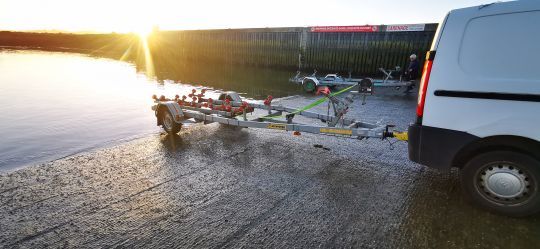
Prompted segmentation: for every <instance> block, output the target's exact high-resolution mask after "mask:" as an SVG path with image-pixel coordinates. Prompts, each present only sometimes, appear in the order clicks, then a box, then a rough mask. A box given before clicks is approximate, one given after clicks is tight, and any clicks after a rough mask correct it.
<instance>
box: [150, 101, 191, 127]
mask: <svg viewBox="0 0 540 249" xmlns="http://www.w3.org/2000/svg"><path fill="white" fill-rule="evenodd" d="M152 110H154V111H155V112H156V117H158V119H157V120H158V125H162V124H161V118H159V116H160V115H161V113H162V112H163V111H168V112H170V113H171V114H172V115H173V118H174V122H176V123H179V124H180V123H181V121H182V119H183V118H184V113H183V112H182V108H181V107H180V105H179V104H178V103H176V102H175V101H168V102H160V103H158V104H157V105H155V106H153V107H152Z"/></svg>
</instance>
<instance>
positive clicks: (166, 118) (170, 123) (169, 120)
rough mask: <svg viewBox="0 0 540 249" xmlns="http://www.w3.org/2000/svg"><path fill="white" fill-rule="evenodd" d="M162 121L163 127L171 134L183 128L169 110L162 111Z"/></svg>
mask: <svg viewBox="0 0 540 249" xmlns="http://www.w3.org/2000/svg"><path fill="white" fill-rule="evenodd" d="M161 123H162V127H163V129H164V130H165V131H166V132H167V133H169V134H176V133H178V132H179V131H180V129H181V128H182V125H181V124H179V123H176V122H175V121H174V118H173V116H172V114H171V113H170V112H169V111H168V110H167V111H163V112H162V113H161Z"/></svg>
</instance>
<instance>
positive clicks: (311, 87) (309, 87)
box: [302, 80, 317, 93]
mask: <svg viewBox="0 0 540 249" xmlns="http://www.w3.org/2000/svg"><path fill="white" fill-rule="evenodd" d="M302 87H303V88H304V91H306V92H308V93H311V92H314V91H315V89H316V88H317V85H316V84H315V82H314V81H313V80H306V81H304V83H303V84H302Z"/></svg>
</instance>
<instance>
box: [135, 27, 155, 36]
mask: <svg viewBox="0 0 540 249" xmlns="http://www.w3.org/2000/svg"><path fill="white" fill-rule="evenodd" d="M135 33H137V35H139V37H140V38H141V39H148V37H149V36H150V35H151V34H152V27H150V26H149V27H141V28H139V29H137V30H136V31H135Z"/></svg>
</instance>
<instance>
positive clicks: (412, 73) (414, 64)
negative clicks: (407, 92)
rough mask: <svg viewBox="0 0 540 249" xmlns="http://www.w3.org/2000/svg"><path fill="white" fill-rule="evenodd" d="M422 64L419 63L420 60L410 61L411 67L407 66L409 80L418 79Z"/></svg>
mask: <svg viewBox="0 0 540 249" xmlns="http://www.w3.org/2000/svg"><path fill="white" fill-rule="evenodd" d="M419 67H420V65H419V64H418V60H413V61H411V62H410V63H409V67H408V68H407V76H408V78H409V80H416V78H418V69H419Z"/></svg>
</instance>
